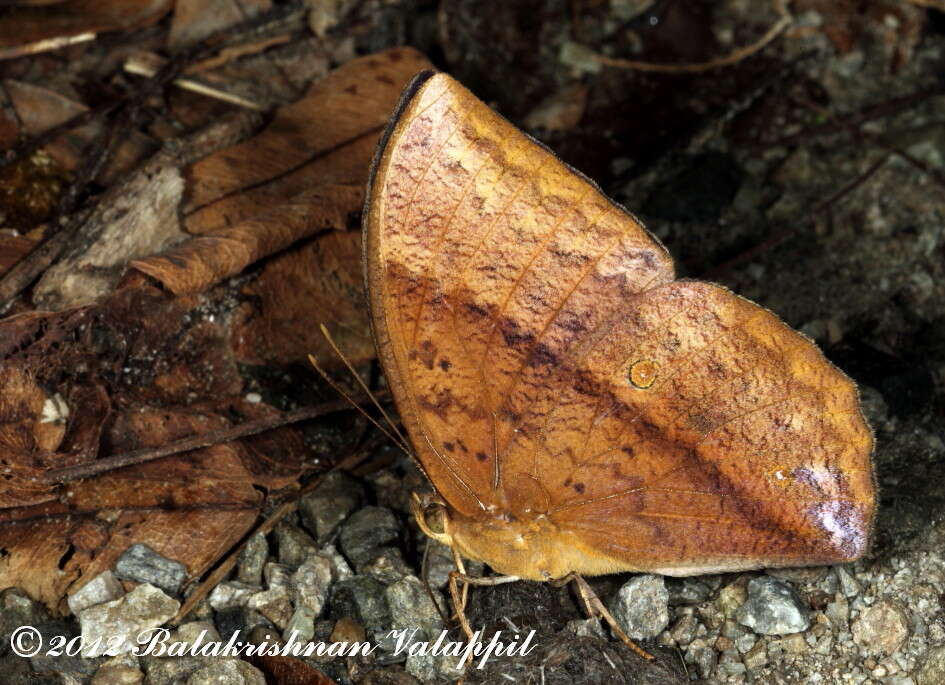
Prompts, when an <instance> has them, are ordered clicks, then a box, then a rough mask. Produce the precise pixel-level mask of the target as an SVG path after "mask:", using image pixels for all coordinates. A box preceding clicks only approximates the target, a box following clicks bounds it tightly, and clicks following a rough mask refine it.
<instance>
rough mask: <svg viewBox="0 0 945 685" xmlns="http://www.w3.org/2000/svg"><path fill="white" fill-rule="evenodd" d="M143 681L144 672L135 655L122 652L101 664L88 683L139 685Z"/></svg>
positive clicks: (96, 684)
mask: <svg viewBox="0 0 945 685" xmlns="http://www.w3.org/2000/svg"><path fill="white" fill-rule="evenodd" d="M143 682H144V672H143V671H142V670H141V668H140V667H139V666H138V659H137V657H135V656H133V655H131V654H123V655H121V656H116V657H113V658H111V659H109V660H108V661H106V662H105V663H104V664H102V665H101V666H100V667H99V669H98V670H97V671H96V672H95V675H94V676H92V682H91V684H90V685H141V683H143Z"/></svg>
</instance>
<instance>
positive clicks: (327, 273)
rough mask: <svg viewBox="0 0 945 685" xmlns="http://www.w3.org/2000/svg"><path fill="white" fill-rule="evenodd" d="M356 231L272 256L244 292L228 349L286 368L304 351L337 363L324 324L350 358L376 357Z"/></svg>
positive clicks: (356, 361)
mask: <svg viewBox="0 0 945 685" xmlns="http://www.w3.org/2000/svg"><path fill="white" fill-rule="evenodd" d="M363 289H364V284H363V280H362V276H361V234H360V233H359V232H356V231H349V232H344V233H329V234H327V235H324V236H320V237H318V238H316V239H315V240H313V241H311V242H310V243H308V244H307V245H304V246H303V247H300V248H299V249H296V250H293V251H292V252H289V253H286V254H283V255H279V256H277V257H275V258H274V259H272V260H270V261H269V262H268V263H267V264H266V266H265V267H264V268H263V270H262V273H260V275H259V277H258V278H257V279H255V280H253V281H251V282H249V283H248V284H247V285H246V286H245V287H244V288H243V290H242V293H243V294H244V295H245V296H246V299H247V301H246V302H245V303H244V304H243V305H242V306H241V307H240V308H239V310H237V312H236V314H235V316H234V319H233V324H232V327H231V331H232V340H233V351H234V353H235V354H236V356H237V358H238V359H239V360H240V361H241V362H243V363H246V364H271V365H276V366H287V365H289V364H292V363H300V362H301V363H304V362H305V360H306V358H307V357H308V355H309V354H312V355H314V356H315V357H316V358H317V359H318V360H319V362H320V363H321V364H322V365H323V366H334V365H337V364H338V361H339V360H338V357H337V355H336V354H335V353H334V352H332V350H331V348H330V347H329V346H328V343H327V341H326V340H325V338H324V336H323V335H322V334H321V331H320V330H319V324H325V325H326V326H327V327H328V329H329V331H331V334H332V337H333V339H334V340H335V342H336V343H337V344H338V347H339V348H340V349H341V350H342V351H343V352H344V355H345V357H347V358H348V360H349V361H350V362H351V363H353V364H362V363H364V362H366V361H369V360H371V359H373V358H374V341H373V339H372V338H371V336H370V323H369V322H368V318H367V307H366V305H365V301H364V294H363Z"/></svg>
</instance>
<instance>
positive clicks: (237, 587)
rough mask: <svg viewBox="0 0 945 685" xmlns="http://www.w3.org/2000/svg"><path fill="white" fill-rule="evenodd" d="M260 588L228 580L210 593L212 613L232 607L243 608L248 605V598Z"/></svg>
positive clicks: (260, 589) (259, 590)
mask: <svg viewBox="0 0 945 685" xmlns="http://www.w3.org/2000/svg"><path fill="white" fill-rule="evenodd" d="M261 591H262V588H261V587H259V586H258V585H247V584H246V583H241V582H239V581H238V580H229V581H226V582H223V583H220V584H219V585H217V586H216V587H215V588H213V591H212V592H211V593H210V598H209V601H210V606H211V607H213V609H214V611H223V610H224V609H232V608H233V607H243V606H246V605H247V604H248V603H249V598H250V597H252V596H253V595H255V594H256V593H257V592H261Z"/></svg>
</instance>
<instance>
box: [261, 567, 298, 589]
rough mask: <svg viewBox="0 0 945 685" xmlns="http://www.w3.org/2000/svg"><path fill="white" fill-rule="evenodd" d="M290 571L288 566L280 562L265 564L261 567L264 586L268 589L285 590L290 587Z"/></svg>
mask: <svg viewBox="0 0 945 685" xmlns="http://www.w3.org/2000/svg"><path fill="white" fill-rule="evenodd" d="M291 574H292V572H291V570H290V569H289V567H288V566H283V565H282V564H273V563H270V564H266V565H265V567H264V568H263V578H264V579H265V581H266V587H267V588H268V589H270V590H273V589H282V590H285V591H286V592H288V591H289V589H290V588H291V587H292V575H291Z"/></svg>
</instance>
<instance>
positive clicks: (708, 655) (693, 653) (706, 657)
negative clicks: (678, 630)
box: [685, 638, 718, 680]
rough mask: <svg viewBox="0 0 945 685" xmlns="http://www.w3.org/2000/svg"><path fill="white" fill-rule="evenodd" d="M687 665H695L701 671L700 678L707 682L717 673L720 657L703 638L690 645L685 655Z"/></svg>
mask: <svg viewBox="0 0 945 685" xmlns="http://www.w3.org/2000/svg"><path fill="white" fill-rule="evenodd" d="M685 660H686V663H690V664H693V665H694V666H695V667H696V669H697V670H698V671H699V677H701V678H702V679H704V680H707V679H709V678H711V677H712V674H713V673H715V665H716V663H717V661H718V656H717V654H716V652H715V650H714V649H712V647H710V646H709V644H708V643H707V642H706V641H705V640H703V639H702V638H696V639H695V640H693V641H692V642H690V643H689V647H688V648H687V649H686V654H685Z"/></svg>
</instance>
